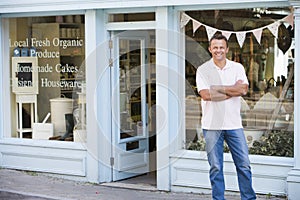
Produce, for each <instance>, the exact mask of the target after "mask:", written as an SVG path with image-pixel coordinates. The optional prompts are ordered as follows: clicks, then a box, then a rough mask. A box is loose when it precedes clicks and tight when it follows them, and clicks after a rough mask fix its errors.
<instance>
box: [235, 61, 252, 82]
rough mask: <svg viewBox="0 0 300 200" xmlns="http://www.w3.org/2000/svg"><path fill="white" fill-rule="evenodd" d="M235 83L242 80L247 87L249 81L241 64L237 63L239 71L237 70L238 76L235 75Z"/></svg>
mask: <svg viewBox="0 0 300 200" xmlns="http://www.w3.org/2000/svg"><path fill="white" fill-rule="evenodd" d="M236 80H237V81H238V80H243V83H244V84H247V85H249V81H248V78H247V75H246V72H245V68H244V66H243V65H242V64H240V63H239V70H238V74H237V79H236Z"/></svg>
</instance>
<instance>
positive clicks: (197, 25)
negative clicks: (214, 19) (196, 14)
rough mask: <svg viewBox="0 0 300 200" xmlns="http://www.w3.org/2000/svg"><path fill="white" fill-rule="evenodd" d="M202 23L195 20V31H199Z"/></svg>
mask: <svg viewBox="0 0 300 200" xmlns="http://www.w3.org/2000/svg"><path fill="white" fill-rule="evenodd" d="M201 25H202V24H201V23H200V22H198V21H196V20H193V33H194V34H195V32H196V31H197V29H198V28H199V27H200V26H201Z"/></svg>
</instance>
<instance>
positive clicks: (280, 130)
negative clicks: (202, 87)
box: [182, 8, 295, 157]
mask: <svg viewBox="0 0 300 200" xmlns="http://www.w3.org/2000/svg"><path fill="white" fill-rule="evenodd" d="M292 19H293V16H292V13H291V12H290V10H289V9H288V8H280V9H279V8H268V9H263V8H255V9H242V10H211V11H191V12H185V13H184V15H183V16H182V22H186V23H185V24H183V25H184V26H185V34H186V36H187V37H186V66H185V67H186V68H185V69H186V70H185V72H186V73H185V76H186V80H187V84H186V148H187V149H193V150H204V147H205V142H204V140H203V135H202V130H201V106H200V101H201V98H200V96H199V95H198V93H197V88H196V81H195V73H196V70H197V68H198V66H200V65H201V64H202V63H204V62H205V61H207V60H209V59H210V58H211V56H210V54H209V52H208V40H209V39H208V38H209V37H210V35H209V34H212V32H214V31H219V32H222V33H225V34H227V36H228V37H229V53H228V55H227V57H228V59H230V60H234V61H237V62H239V63H241V64H242V65H243V66H244V68H245V71H246V74H247V77H248V80H249V91H248V93H247V95H245V96H243V97H242V98H241V105H242V106H241V116H242V124H243V126H244V130H245V136H246V139H247V142H248V146H249V151H250V153H251V154H260V155H271V156H273V155H274V156H286V157H293V135H294V73H293V71H294V70H293V68H294V56H295V55H294V45H293V41H294V30H293V20H292ZM195 25H198V26H195ZM211 31H212V32H211ZM225 120H226V119H225ZM224 148H225V150H226V149H227V148H226V146H225V147H224Z"/></svg>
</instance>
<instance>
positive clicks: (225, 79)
mask: <svg viewBox="0 0 300 200" xmlns="http://www.w3.org/2000/svg"><path fill="white" fill-rule="evenodd" d="M238 80H243V83H244V84H248V85H249V82H248V79H247V76H246V73H245V69H244V67H243V65H241V64H240V63H237V62H234V61H231V60H228V59H227V60H226V65H225V67H224V68H223V69H220V68H219V67H217V66H216V65H215V64H214V62H213V60H212V59H210V60H209V61H207V62H205V63H204V64H203V65H201V66H200V67H198V69H197V74H196V83H197V90H198V92H199V91H200V90H203V89H210V86H212V85H224V86H226V85H234V84H235V83H236V81H238ZM201 106H202V128H203V129H208V130H231V129H239V128H242V127H243V126H242V120H241V115H240V109H241V100H240V97H231V98H229V99H226V100H223V101H204V100H203V99H202V101H201Z"/></svg>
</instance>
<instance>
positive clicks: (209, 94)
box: [199, 88, 230, 101]
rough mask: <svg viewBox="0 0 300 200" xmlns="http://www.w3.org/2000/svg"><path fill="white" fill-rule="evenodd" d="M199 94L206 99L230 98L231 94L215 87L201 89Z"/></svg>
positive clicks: (220, 99)
mask: <svg viewBox="0 0 300 200" xmlns="http://www.w3.org/2000/svg"><path fill="white" fill-rule="evenodd" d="M199 95H200V96H201V98H202V99H203V100H204V101H223V100H225V99H229V98H230V96H228V95H226V94H224V93H221V92H219V91H218V90H215V89H213V88H211V89H203V90H200V91H199Z"/></svg>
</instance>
